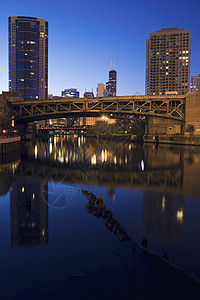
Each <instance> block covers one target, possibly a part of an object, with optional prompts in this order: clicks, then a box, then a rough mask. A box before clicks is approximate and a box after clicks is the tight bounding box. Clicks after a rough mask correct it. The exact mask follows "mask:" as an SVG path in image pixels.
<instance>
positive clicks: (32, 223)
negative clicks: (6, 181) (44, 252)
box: [10, 178, 48, 247]
mask: <svg viewBox="0 0 200 300" xmlns="http://www.w3.org/2000/svg"><path fill="white" fill-rule="evenodd" d="M43 189H44V184H42V182H41V181H40V180H36V179H31V180H30V179H26V178H18V179H17V180H15V181H14V182H13V184H12V189H11V195H10V201H11V230H12V246H14V247H24V246H26V247H27V246H28V247H33V246H43V245H45V244H47V242H48V206H47V204H46V203H45V201H44V199H43V194H42V191H43ZM46 195H48V194H46ZM46 202H48V199H46Z"/></svg>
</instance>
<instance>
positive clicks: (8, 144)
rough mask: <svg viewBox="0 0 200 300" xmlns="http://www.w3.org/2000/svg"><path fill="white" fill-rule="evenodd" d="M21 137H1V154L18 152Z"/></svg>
mask: <svg viewBox="0 0 200 300" xmlns="http://www.w3.org/2000/svg"><path fill="white" fill-rule="evenodd" d="M20 141H21V138H20V136H15V137H7V136H3V137H0V154H2V153H7V152H11V151H15V150H18V149H19V148H20Z"/></svg>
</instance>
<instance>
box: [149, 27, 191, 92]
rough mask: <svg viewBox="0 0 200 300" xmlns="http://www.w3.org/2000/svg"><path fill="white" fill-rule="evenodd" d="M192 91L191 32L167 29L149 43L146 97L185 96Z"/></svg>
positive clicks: (154, 35) (153, 35)
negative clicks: (190, 89)
mask: <svg viewBox="0 0 200 300" xmlns="http://www.w3.org/2000/svg"><path fill="white" fill-rule="evenodd" d="M189 87H190V30H184V29H179V28H166V29H161V30H160V31H156V32H155V33H150V35H149V39H148V40H147V43H146V86H145V93H146V95H165V94H167V93H177V94H185V93H187V92H189Z"/></svg>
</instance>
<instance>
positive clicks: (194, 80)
mask: <svg viewBox="0 0 200 300" xmlns="http://www.w3.org/2000/svg"><path fill="white" fill-rule="evenodd" d="M190 88H191V92H194V91H200V74H198V76H192V77H191V86H190Z"/></svg>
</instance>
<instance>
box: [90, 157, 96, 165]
mask: <svg viewBox="0 0 200 300" xmlns="http://www.w3.org/2000/svg"><path fill="white" fill-rule="evenodd" d="M96 163H97V157H96V155H95V154H94V155H93V156H92V157H91V164H92V165H96Z"/></svg>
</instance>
